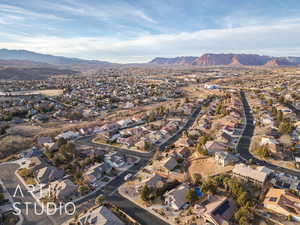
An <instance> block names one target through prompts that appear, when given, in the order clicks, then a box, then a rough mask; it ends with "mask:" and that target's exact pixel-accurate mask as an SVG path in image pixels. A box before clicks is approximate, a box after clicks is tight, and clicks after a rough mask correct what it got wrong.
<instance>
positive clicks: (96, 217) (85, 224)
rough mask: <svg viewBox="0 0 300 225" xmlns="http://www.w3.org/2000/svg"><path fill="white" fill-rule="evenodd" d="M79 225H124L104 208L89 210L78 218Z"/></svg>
mask: <svg viewBox="0 0 300 225" xmlns="http://www.w3.org/2000/svg"><path fill="white" fill-rule="evenodd" d="M79 223H80V225H90V224H93V225H125V223H123V222H122V221H121V220H120V219H119V218H118V217H117V216H116V215H115V214H113V213H112V212H111V211H110V210H109V209H108V208H106V207H105V206H100V207H97V208H94V209H92V210H89V211H88V212H87V213H85V214H84V215H83V216H81V217H79Z"/></svg>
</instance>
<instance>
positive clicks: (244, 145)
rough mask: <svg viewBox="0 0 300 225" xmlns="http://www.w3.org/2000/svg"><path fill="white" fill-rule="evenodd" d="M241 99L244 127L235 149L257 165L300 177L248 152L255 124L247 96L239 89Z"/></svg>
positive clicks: (297, 173) (294, 172)
mask: <svg viewBox="0 0 300 225" xmlns="http://www.w3.org/2000/svg"><path fill="white" fill-rule="evenodd" d="M241 100H242V102H243V106H244V110H245V116H246V127H245V130H244V132H243V136H242V137H241V139H240V142H239V143H238V145H237V150H238V152H239V153H240V155H241V156H242V157H243V158H244V159H245V160H249V159H252V160H253V162H254V163H255V164H257V165H260V166H266V167H269V168H270V169H273V170H275V171H279V172H283V173H288V174H291V175H293V176H297V177H298V178H300V172H297V171H294V170H290V169H286V168H283V167H280V166H276V165H273V164H271V163H268V162H266V161H264V160H260V159H258V158H255V157H254V156H253V155H252V154H251V153H250V152H249V150H250V144H251V138H252V136H253V133H254V129H255V125H254V124H253V115H252V112H251V109H250V106H249V104H248V101H247V98H246V96H245V93H244V91H241Z"/></svg>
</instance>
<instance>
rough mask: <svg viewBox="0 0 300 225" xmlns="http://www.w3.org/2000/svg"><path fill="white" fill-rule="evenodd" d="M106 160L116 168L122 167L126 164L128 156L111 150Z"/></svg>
mask: <svg viewBox="0 0 300 225" xmlns="http://www.w3.org/2000/svg"><path fill="white" fill-rule="evenodd" d="M104 162H106V163H108V164H109V165H110V166H112V167H114V168H120V167H123V166H125V164H126V156H125V155H124V154H122V153H119V152H110V153H108V154H106V155H105V157H104Z"/></svg>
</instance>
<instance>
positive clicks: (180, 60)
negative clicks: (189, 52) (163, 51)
mask: <svg viewBox="0 0 300 225" xmlns="http://www.w3.org/2000/svg"><path fill="white" fill-rule="evenodd" d="M197 58H198V57H193V56H181V57H175V58H161V57H157V58H155V59H153V60H152V61H151V62H150V64H161V65H173V64H177V65H189V64H192V63H193V61H194V60H196V59H197Z"/></svg>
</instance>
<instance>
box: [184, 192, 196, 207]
mask: <svg viewBox="0 0 300 225" xmlns="http://www.w3.org/2000/svg"><path fill="white" fill-rule="evenodd" d="M185 200H186V201H188V202H190V203H191V204H193V203H195V202H196V201H197V200H198V196H197V193H196V191H195V189H190V190H188V191H187V192H186V193H185Z"/></svg>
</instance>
